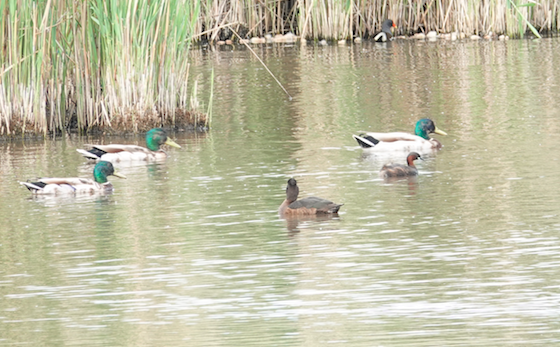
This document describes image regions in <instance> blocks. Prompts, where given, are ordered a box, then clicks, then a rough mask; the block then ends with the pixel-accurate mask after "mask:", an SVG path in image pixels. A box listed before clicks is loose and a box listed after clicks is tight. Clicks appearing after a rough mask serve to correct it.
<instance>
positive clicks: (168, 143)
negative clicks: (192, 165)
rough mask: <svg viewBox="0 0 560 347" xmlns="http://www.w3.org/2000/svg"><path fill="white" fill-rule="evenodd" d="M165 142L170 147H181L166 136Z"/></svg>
mask: <svg viewBox="0 0 560 347" xmlns="http://www.w3.org/2000/svg"><path fill="white" fill-rule="evenodd" d="M165 144H166V145H168V146H171V147H175V148H181V146H179V145H178V144H177V143H176V142H175V141H173V140H171V139H170V138H167V140H166V141H165Z"/></svg>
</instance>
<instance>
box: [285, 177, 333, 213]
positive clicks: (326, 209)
mask: <svg viewBox="0 0 560 347" xmlns="http://www.w3.org/2000/svg"><path fill="white" fill-rule="evenodd" d="M298 194H299V188H298V186H297V181H296V180H295V179H293V178H290V179H289V180H288V186H287V187H286V200H284V202H283V203H282V205H280V208H279V209H278V212H279V213H280V214H281V215H300V216H301V215H316V214H324V213H338V210H339V209H340V206H342V204H335V203H334V202H332V201H329V200H326V199H322V198H317V197H314V196H311V197H308V198H305V199H301V200H298V199H297V198H298Z"/></svg>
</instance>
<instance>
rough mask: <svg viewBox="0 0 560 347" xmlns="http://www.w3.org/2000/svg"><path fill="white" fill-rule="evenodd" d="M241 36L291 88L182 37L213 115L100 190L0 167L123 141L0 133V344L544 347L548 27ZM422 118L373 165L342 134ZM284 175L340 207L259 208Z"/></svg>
mask: <svg viewBox="0 0 560 347" xmlns="http://www.w3.org/2000/svg"><path fill="white" fill-rule="evenodd" d="M255 50H256V52H257V53H258V54H259V55H261V56H262V58H263V59H264V61H265V62H266V64H267V66H268V67H269V68H270V69H271V70H272V71H273V72H274V73H275V75H276V76H277V77H278V79H279V80H280V81H282V83H283V84H284V86H285V87H286V89H287V90H288V91H289V93H290V94H291V95H292V96H293V100H292V101H290V100H289V99H288V97H287V96H286V95H285V94H284V93H283V91H282V90H281V89H280V88H279V87H278V86H277V85H276V83H275V82H274V80H273V79H272V78H271V77H270V76H269V74H268V73H267V72H266V70H265V69H264V68H263V67H262V65H260V63H259V62H258V61H257V60H256V59H255V58H254V57H253V56H252V55H251V53H250V52H248V51H246V50H244V49H239V48H236V49H231V48H228V47H223V48H220V49H212V50H211V49H205V50H198V51H193V52H192V58H193V66H192V71H193V74H192V76H193V79H194V78H196V79H198V83H199V86H198V88H199V90H201V91H202V92H201V94H200V95H199V99H200V101H201V102H202V103H203V104H204V103H205V102H207V100H208V92H209V82H208V77H209V76H210V74H211V70H212V69H214V74H215V76H216V78H215V83H214V86H215V90H214V95H215V99H214V105H213V124H212V130H211V131H210V132H209V133H207V134H189V133H181V132H178V133H173V134H171V136H172V137H173V138H174V139H175V140H176V142H178V143H179V144H180V145H182V146H183V148H182V149H181V150H177V149H174V148H173V149H169V150H168V152H169V154H170V157H169V158H168V160H167V161H166V162H164V163H155V164H137V165H118V166H117V168H118V169H119V170H120V171H121V172H122V173H124V174H125V175H127V177H128V179H126V180H120V179H118V178H112V182H113V184H114V186H115V191H114V193H113V194H110V195H104V196H91V197H90V196H87V197H66V198H60V197H56V198H35V199H34V198H31V197H30V194H29V192H28V191H27V190H26V189H25V188H24V187H22V186H20V185H19V184H18V181H25V180H27V179H31V178H35V177H38V176H76V175H78V176H83V177H89V176H90V175H91V170H92V165H91V164H88V163H87V162H86V161H85V160H83V159H82V158H81V157H80V155H79V154H78V153H76V152H75V149H76V148H79V147H81V146H82V145H83V144H84V143H131V144H140V145H142V144H143V138H142V136H127V137H109V136H108V137H90V138H86V137H77V136H73V135H72V136H70V135H69V136H65V137H64V138H56V139H45V140H41V141H31V140H25V141H23V140H20V139H14V140H11V141H4V142H2V143H1V144H0V164H1V165H0V194H1V195H2V197H3V199H2V203H1V206H2V208H1V209H0V220H1V221H2V223H1V225H0V297H1V300H0V345H2V346H4V345H5V346H13V345H32V346H36V345H49V346H61V345H87V346H184V345H185V344H190V345H198V346H223V345H225V346H262V345H266V346H322V345H325V344H327V343H328V344H329V345H335V346H336V345H340V346H376V345H379V346H410V345H414V346H437V345H445V346H453V345H480V346H489V345H551V344H555V343H558V340H559V339H560V330H559V329H560V325H559V324H558V323H557V321H556V318H557V316H558V315H559V313H560V304H559V302H560V290H559V288H560V281H559V278H560V270H559V264H560V256H559V252H560V239H559V237H558V234H559V231H560V217H559V207H558V206H560V201H559V200H560V199H559V197H558V194H557V187H558V185H559V184H560V164H559V161H558V158H557V155H556V152H557V148H558V147H559V145H560V139H559V137H558V136H557V134H558V132H559V128H560V121H559V120H558V119H559V118H558V115H559V114H560V112H559V106H560V104H559V101H558V98H557V97H556V91H557V90H558V81H560V71H559V70H560V67H559V66H558V64H555V62H556V61H558V59H560V44H559V41H558V40H554V39H543V40H540V41H513V40H512V41H508V42H442V41H440V42H433V43H432V42H409V41H395V42H392V43H388V44H370V43H364V44H362V45H353V46H327V47H314V46H299V45H276V46H258V47H256V49H255ZM190 83H191V85H192V84H194V81H190ZM423 117H430V118H432V119H433V120H434V121H435V122H436V124H437V125H438V127H440V128H441V129H443V130H445V131H446V132H447V133H448V134H449V136H447V137H439V139H440V140H441V142H442V143H443V144H444V148H443V150H441V151H440V152H438V153H437V154H435V155H432V156H427V157H426V158H425V159H426V160H425V161H423V162H417V166H418V167H419V169H420V175H419V177H418V178H417V179H413V180H408V179H405V180H398V181H395V182H385V181H383V180H381V179H380V178H379V177H378V171H379V169H380V168H381V166H382V165H383V164H384V162H385V161H386V160H387V159H386V158H382V157H376V156H368V155H364V154H363V153H362V150H361V149H359V148H358V147H357V146H356V144H355V143H354V140H353V139H352V137H351V135H352V134H353V133H357V132H359V131H360V130H370V131H394V130H399V131H412V129H413V125H414V123H415V122H416V120H418V119H419V118H423ZM394 160H396V161H399V160H401V161H403V162H404V158H401V159H399V158H394ZM290 177H295V178H296V179H297V180H298V183H299V185H300V192H301V196H310V195H316V196H321V197H325V198H329V199H331V200H333V201H336V202H340V203H344V204H345V205H344V206H343V208H342V209H341V213H340V215H339V216H338V217H335V218H319V219H317V218H304V219H292V220H284V219H281V218H279V217H278V215H277V214H276V209H277V208H278V206H279V205H280V203H281V202H282V200H283V199H284V197H285V195H284V194H285V193H284V189H285V185H286V181H287V179H288V178H290Z"/></svg>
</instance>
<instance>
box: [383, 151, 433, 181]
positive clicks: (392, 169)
mask: <svg viewBox="0 0 560 347" xmlns="http://www.w3.org/2000/svg"><path fill="white" fill-rule="evenodd" d="M416 159H421V160H424V159H422V157H421V156H420V154H418V153H416V152H410V153H409V154H408V156H407V157H406V162H407V164H408V165H403V164H385V165H383V167H382V168H381V171H380V172H379V176H381V177H383V178H387V177H407V176H416V175H418V169H417V168H416V166H414V161H415V160H416Z"/></svg>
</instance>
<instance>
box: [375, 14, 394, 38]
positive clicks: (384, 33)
mask: <svg viewBox="0 0 560 347" xmlns="http://www.w3.org/2000/svg"><path fill="white" fill-rule="evenodd" d="M396 27H397V26H396V25H395V23H393V21H392V20H390V19H387V20H386V21H384V22H383V24H382V25H381V31H380V32H378V33H376V34H375V36H374V37H373V40H374V41H375V42H386V41H388V40H390V39H391V37H393V34H392V33H391V29H392V28H396Z"/></svg>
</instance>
